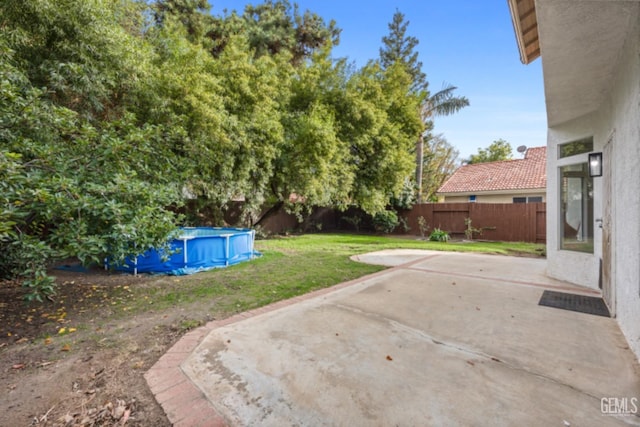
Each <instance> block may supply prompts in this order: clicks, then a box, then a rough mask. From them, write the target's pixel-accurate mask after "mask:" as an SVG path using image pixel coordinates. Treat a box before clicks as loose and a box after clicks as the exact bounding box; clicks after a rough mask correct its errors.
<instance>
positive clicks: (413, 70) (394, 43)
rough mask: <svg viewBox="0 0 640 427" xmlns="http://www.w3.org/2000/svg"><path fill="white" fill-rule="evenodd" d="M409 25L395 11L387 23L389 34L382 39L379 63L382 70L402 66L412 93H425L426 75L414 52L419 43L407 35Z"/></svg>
mask: <svg viewBox="0 0 640 427" xmlns="http://www.w3.org/2000/svg"><path fill="white" fill-rule="evenodd" d="M409 23H410V21H405V15H404V14H403V13H402V12H400V11H399V10H398V9H396V12H395V13H394V14H393V19H392V21H391V22H390V23H389V34H388V35H386V36H384V37H382V45H383V46H382V47H381V48H380V63H381V64H382V67H383V68H388V67H390V66H391V65H393V64H396V63H401V64H403V65H404V66H405V67H406V69H407V72H408V73H409V75H410V76H411V79H412V82H411V90H412V92H416V93H419V92H426V90H427V87H428V82H427V75H426V74H425V73H424V72H423V71H422V62H420V61H419V60H418V52H416V51H415V49H416V47H417V46H418V44H419V43H420V41H419V40H418V39H417V38H416V37H414V36H409V35H407V28H408V27H409Z"/></svg>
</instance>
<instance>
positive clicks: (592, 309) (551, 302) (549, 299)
mask: <svg viewBox="0 0 640 427" xmlns="http://www.w3.org/2000/svg"><path fill="white" fill-rule="evenodd" d="M538 305H544V306H546V307H553V308H560V309H562V310H571V311H578V312H580V313H587V314H594V315H596V316H604V317H611V315H610V314H609V309H608V308H607V305H606V304H605V303H604V300H603V299H602V298H598V297H588V296H585V295H576V294H567V293H564V292H556V291H544V292H543V293H542V298H540V302H539V303H538Z"/></svg>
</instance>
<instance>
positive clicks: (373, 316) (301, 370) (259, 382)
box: [146, 250, 640, 426]
mask: <svg viewBox="0 0 640 427" xmlns="http://www.w3.org/2000/svg"><path fill="white" fill-rule="evenodd" d="M357 260H359V261H362V262H369V263H375V264H381V265H387V266H392V267H393V268H390V269H388V270H385V271H383V272H380V273H377V274H374V275H372V276H368V277H365V278H362V279H359V280H355V281H353V282H349V283H345V284H341V285H338V286H335V287H333V288H330V289H326V290H322V291H319V292H316V293H314V294H311V295H306V296H304V297H299V298H294V299H293V300H290V301H285V302H281V303H277V304H274V305H273V306H269V307H266V308H263V309H259V310H256V311H254V312H249V313H243V314H241V315H238V316H235V317H233V318H231V319H226V320H224V321H216V322H211V323H209V324H207V325H206V326H204V327H202V328H199V329H197V330H195V331H192V332H190V333H188V334H187V335H186V336H185V337H183V338H182V339H181V340H180V341H179V342H178V343H177V344H176V345H175V346H174V347H173V348H172V349H170V350H169V352H167V353H166V354H165V355H164V356H163V357H162V358H161V359H160V360H159V361H158V363H157V364H156V365H154V367H153V368H152V369H150V370H149V371H148V372H147V374H146V378H147V382H148V384H149V386H150V387H151V390H152V391H153V392H154V394H155V396H156V399H157V400H158V402H159V403H160V404H161V405H162V406H163V408H164V410H165V412H166V413H167V415H168V417H169V419H170V420H171V422H173V423H174V425H176V426H222V425H229V426H334V425H335V426H396V425H397V426H469V425H492V426H513V425H526V426H534V425H539V426H610V425H611V426H614V425H640V418H639V417H638V416H636V415H633V414H630V415H629V414H628V415H621V414H620V413H619V412H620V408H619V405H618V406H617V407H616V408H617V409H615V411H612V404H613V403H616V404H623V405H624V404H626V407H625V409H626V410H627V412H640V401H638V399H639V398H640V375H639V372H640V371H639V370H638V364H637V362H636V359H635V357H634V355H633V354H632V352H631V351H630V350H629V349H628V347H627V344H626V341H625V339H624V337H623V336H622V334H621V332H620V330H619V328H618V326H617V324H616V322H615V320H613V319H609V318H604V317H598V316H593V315H588V314H583V313H576V312H571V311H566V310H560V309H555V308H549V307H542V306H538V301H539V299H540V296H541V294H542V292H543V291H544V290H545V289H554V290H561V291H566V292H573V293H584V294H587V295H593V294H595V295H597V293H595V292H594V291H590V290H586V289H584V288H579V287H575V286H571V285H568V284H567V283H564V282H558V281H554V280H551V279H549V278H547V277H546V276H545V275H544V269H545V261H544V260H540V259H531V258H514V257H502V256H492V255H476V254H460V253H450V252H447V253H443V252H430V251H416V250H398V251H382V252H377V253H371V254H367V255H361V256H358V257H357ZM603 398H604V399H605V400H604V401H603V400H602V399H603ZM609 398H615V399H616V400H611V399H609ZM634 403H635V405H637V407H638V409H637V410H634V405H633V404H634ZM603 411H604V412H616V413H617V415H607V414H603Z"/></svg>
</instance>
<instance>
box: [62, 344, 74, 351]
mask: <svg viewBox="0 0 640 427" xmlns="http://www.w3.org/2000/svg"><path fill="white" fill-rule="evenodd" d="M70 350H71V346H70V345H69V344H65V345H63V346H62V348H61V349H60V351H70Z"/></svg>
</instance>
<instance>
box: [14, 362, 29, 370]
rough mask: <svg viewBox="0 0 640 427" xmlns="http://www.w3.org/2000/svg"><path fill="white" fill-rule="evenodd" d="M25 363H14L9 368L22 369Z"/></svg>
mask: <svg viewBox="0 0 640 427" xmlns="http://www.w3.org/2000/svg"><path fill="white" fill-rule="evenodd" d="M25 366H26V365H25V364H24V363H16V364H15V365H13V366H12V367H11V369H24V368H25Z"/></svg>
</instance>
